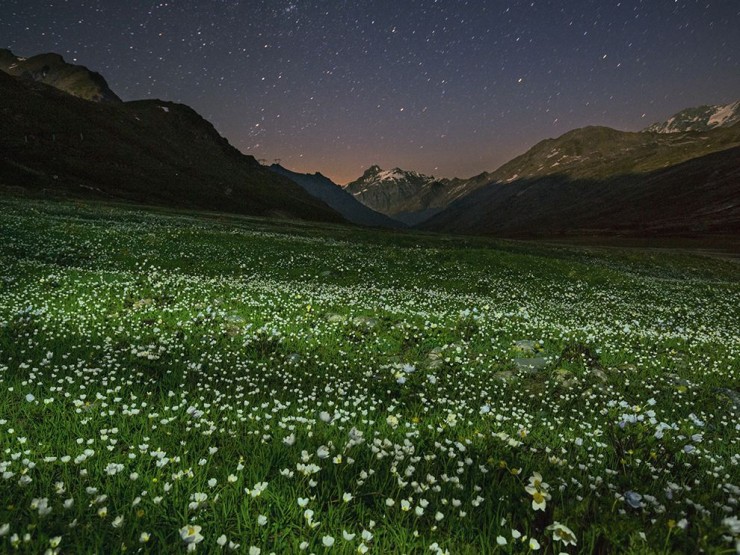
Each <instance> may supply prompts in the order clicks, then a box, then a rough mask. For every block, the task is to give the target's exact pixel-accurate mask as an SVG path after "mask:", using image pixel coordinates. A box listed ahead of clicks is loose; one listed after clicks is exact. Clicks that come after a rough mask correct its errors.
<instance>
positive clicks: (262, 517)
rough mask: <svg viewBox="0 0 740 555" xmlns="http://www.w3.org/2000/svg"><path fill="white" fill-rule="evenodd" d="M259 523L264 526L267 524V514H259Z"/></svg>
mask: <svg viewBox="0 0 740 555" xmlns="http://www.w3.org/2000/svg"><path fill="white" fill-rule="evenodd" d="M257 524H259V525H260V526H264V525H265V524H267V517H266V516H265V515H260V516H258V517H257Z"/></svg>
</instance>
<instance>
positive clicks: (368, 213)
mask: <svg viewBox="0 0 740 555" xmlns="http://www.w3.org/2000/svg"><path fill="white" fill-rule="evenodd" d="M270 169H271V170H272V171H274V172H275V173H277V174H279V175H282V176H284V177H287V178H288V179H290V180H291V181H293V182H295V183H297V184H298V185H300V186H301V187H302V188H303V189H304V190H305V191H306V192H307V193H309V194H310V195H311V196H314V197H316V198H318V199H320V200H322V201H323V202H325V203H326V204H327V205H329V206H330V207H331V208H333V209H334V210H336V211H337V212H339V213H340V214H341V215H342V216H344V218H345V219H346V220H347V221H348V222H352V223H354V224H358V225H365V226H369V227H385V228H396V229H397V228H402V227H405V226H404V225H403V224H402V223H400V222H397V221H396V220H393V219H391V218H389V217H388V216H385V215H383V214H381V213H379V212H376V211H374V210H372V209H370V208H368V207H367V206H365V205H364V204H362V203H361V202H359V201H358V200H356V199H355V198H354V197H353V196H352V195H351V194H349V193H348V192H347V191H345V190H344V189H343V188H342V187H340V186H339V185H337V184H336V183H334V182H333V181H332V180H330V179H329V178H328V177H325V176H323V175H321V174H320V173H315V174H313V175H310V174H305V173H296V172H292V171H290V170H287V169H285V168H284V167H282V166H281V165H279V164H273V165H272V166H270Z"/></svg>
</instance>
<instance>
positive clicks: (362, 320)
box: [352, 316, 378, 328]
mask: <svg viewBox="0 0 740 555" xmlns="http://www.w3.org/2000/svg"><path fill="white" fill-rule="evenodd" d="M352 323H353V324H354V325H355V326H364V327H366V328H374V327H375V326H376V325H377V324H378V320H377V318H371V317H370V316H355V317H354V318H352Z"/></svg>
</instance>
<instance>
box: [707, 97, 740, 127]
mask: <svg viewBox="0 0 740 555" xmlns="http://www.w3.org/2000/svg"><path fill="white" fill-rule="evenodd" d="M713 108H716V109H715V111H714V113H713V114H712V115H711V116H710V117H709V121H708V122H707V124H708V125H711V126H719V125H722V124H724V123H725V121H727V120H728V119H730V118H731V117H732V116H735V117H738V115H737V114H736V112H737V111H738V109H740V100H738V101H736V102H733V103H732V104H727V105H726V106H713Z"/></svg>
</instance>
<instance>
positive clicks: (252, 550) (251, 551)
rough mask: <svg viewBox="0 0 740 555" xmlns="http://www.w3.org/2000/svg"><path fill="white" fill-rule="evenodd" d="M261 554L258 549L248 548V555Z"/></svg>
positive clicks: (254, 547)
mask: <svg viewBox="0 0 740 555" xmlns="http://www.w3.org/2000/svg"><path fill="white" fill-rule="evenodd" d="M261 552H262V550H261V549H260V548H259V547H257V546H254V545H250V546H249V555H260V553H261Z"/></svg>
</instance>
